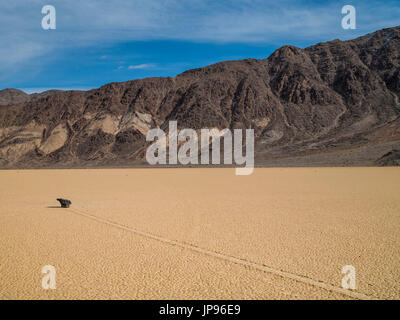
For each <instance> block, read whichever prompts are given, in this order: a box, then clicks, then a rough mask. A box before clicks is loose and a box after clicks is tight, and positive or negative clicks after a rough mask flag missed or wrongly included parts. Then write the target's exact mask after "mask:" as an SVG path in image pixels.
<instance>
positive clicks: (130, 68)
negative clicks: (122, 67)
mask: <svg viewBox="0 0 400 320" xmlns="http://www.w3.org/2000/svg"><path fill="white" fill-rule="evenodd" d="M154 67H155V64H153V63H143V64H138V65H130V66H128V69H129V70H135V69H149V68H154Z"/></svg>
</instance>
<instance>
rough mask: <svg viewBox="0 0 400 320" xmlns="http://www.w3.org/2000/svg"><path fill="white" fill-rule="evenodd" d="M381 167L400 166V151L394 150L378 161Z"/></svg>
mask: <svg viewBox="0 0 400 320" xmlns="http://www.w3.org/2000/svg"><path fill="white" fill-rule="evenodd" d="M376 163H377V165H379V166H400V150H392V151H390V152H388V153H386V154H384V155H383V156H382V157H381V158H379V159H378V160H377V161H376Z"/></svg>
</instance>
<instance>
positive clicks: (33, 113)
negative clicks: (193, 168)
mask: <svg viewBox="0 0 400 320" xmlns="http://www.w3.org/2000/svg"><path fill="white" fill-rule="evenodd" d="M3 91H4V90H3ZM1 92H2V91H0V166H1V167H2V168H13V167H17V168H29V167H76V166H78V167H86V166H90V167H92V166H93V167H96V166H97V167H98V166H135V165H139V164H145V160H144V153H145V149H146V147H147V146H148V144H147V143H146V141H145V135H146V132H147V131H148V130H149V129H150V128H153V127H161V128H163V129H166V128H167V127H168V125H167V124H168V121H171V120H177V121H178V126H179V128H193V129H197V130H199V129H201V128H218V129H223V128H230V129H234V128H242V129H244V128H253V129H254V130H255V141H256V150H255V157H256V165H380V163H382V161H381V162H379V161H378V160H379V159H380V158H381V157H382V156H383V155H385V154H387V153H388V152H391V151H392V150H395V149H399V148H400V105H399V96H400V27H394V28H386V29H382V30H378V31H376V32H374V33H371V34H367V35H365V36H362V37H359V38H356V39H353V40H347V41H340V40H333V41H329V42H322V43H318V44H316V45H313V46H310V47H307V48H305V49H301V48H297V47H294V46H290V45H287V46H283V47H281V48H279V49H277V50H276V51H274V52H273V53H272V54H271V55H270V56H269V57H268V58H266V59H245V60H236V61H224V62H219V63H216V64H213V65H210V66H206V67H204V68H197V69H192V70H188V71H185V72H183V73H181V74H179V75H177V76H175V77H166V78H145V79H139V80H131V81H127V82H113V83H109V84H106V85H104V86H102V87H100V88H98V89H92V90H89V91H51V92H47V93H43V94H36V95H29V98H28V100H25V101H23V99H26V97H24V98H23V99H22V100H18V99H17V98H15V97H13V99H14V100H13V102H11V104H7V105H4V101H5V99H6V98H4V95H3V100H2V95H1ZM8 94H9V93H8ZM1 101H3V102H1ZM10 101H11V100H10ZM1 104H3V105H1ZM363 150H364V151H363ZM329 154H333V155H334V156H329ZM395 154H397V153H395ZM390 163H395V162H393V161H392V162H390Z"/></svg>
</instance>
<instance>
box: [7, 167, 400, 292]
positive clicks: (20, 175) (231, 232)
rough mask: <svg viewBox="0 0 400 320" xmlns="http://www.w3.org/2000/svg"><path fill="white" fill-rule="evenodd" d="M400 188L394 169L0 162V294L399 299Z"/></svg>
mask: <svg viewBox="0 0 400 320" xmlns="http://www.w3.org/2000/svg"><path fill="white" fill-rule="evenodd" d="M399 191H400V169H399V168H256V169H255V171H254V173H253V174H252V175H250V176H236V175H235V172H234V169H231V168H224V169H213V168H207V169H189V168H188V169H88V170H83V169H76V170H75V169H73V170H3V171H0V298H1V299H108V298H111V299H368V298H372V299H400V193H399ZM59 197H62V198H66V199H70V200H71V201H72V205H71V207H70V208H69V209H61V208H58V206H59V203H58V202H57V201H56V198H59ZM47 265H50V266H53V267H54V270H55V272H56V273H55V274H53V275H54V277H53V278H52V279H53V280H55V283H54V284H55V289H48V290H45V289H43V287H42V280H43V278H44V277H46V276H47V274H43V273H42V268H43V267H44V266H47ZM347 265H350V266H353V267H354V270H355V285H356V288H355V289H354V290H345V289H343V288H342V279H343V277H345V276H346V274H343V273H342V268H343V267H344V266H347ZM352 279H353V278H352Z"/></svg>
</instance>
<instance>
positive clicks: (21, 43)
mask: <svg viewBox="0 0 400 320" xmlns="http://www.w3.org/2000/svg"><path fill="white" fill-rule="evenodd" d="M351 2H352V4H353V5H355V7H356V9H357V21H358V22H357V30H356V31H344V30H343V29H341V27H340V21H341V18H342V15H341V10H340V9H341V7H342V5H344V4H347V3H345V2H343V3H342V2H341V1H333V0H331V1H326V2H324V3H323V4H321V3H318V2H316V3H315V4H314V5H312V2H311V1H289V0H280V1H276V0H230V1H228V0H220V1H215V0H190V1H188V0H168V1H160V0H130V1H125V0H85V1H80V2H75V1H66V0H52V3H51V4H52V5H53V6H54V7H55V8H56V17H57V29H56V30H46V31H45V30H43V29H42V28H41V19H42V17H43V15H42V13H41V8H42V6H44V5H47V4H48V0H31V1H29V2H27V1H26V0H15V1H3V2H2V9H1V10H0V30H1V32H0V41H1V44H2V45H1V48H0V70H2V75H0V80H1V79H2V78H4V77H12V75H13V73H14V72H15V71H16V70H17V69H20V70H23V69H24V67H25V66H26V65H29V66H30V65H32V64H35V65H36V64H37V65H38V68H39V67H41V68H44V65H41V66H40V63H41V59H40V58H41V57H46V59H49V58H55V59H56V58H57V56H58V55H59V54H62V52H63V50H64V49H70V48H76V47H90V46H95V45H105V46H110V45H112V44H115V43H119V42H129V41H143V40H144V41H148V40H184V41H205V42H214V43H226V42H230V43H260V44H277V45H281V44H283V43H285V44H292V43H293V42H295V43H301V42H302V41H303V42H318V41H323V40H331V39H334V38H342V39H346V38H347V39H348V38H353V37H355V36H358V35H361V34H364V33H367V32H371V31H374V30H376V29H379V28H383V27H390V26H394V25H398V24H400V18H399V17H400V6H399V5H398V1H397V2H396V1H391V0H387V1H385V2H384V3H383V2H382V1H379V0H370V1H362V0H355V1H351ZM396 3H397V5H396ZM137 67H138V66H136V69H139V68H137ZM143 68H144V67H143ZM133 69H135V66H134V68H133Z"/></svg>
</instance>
